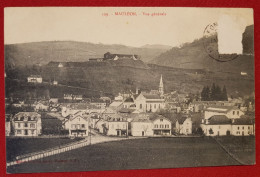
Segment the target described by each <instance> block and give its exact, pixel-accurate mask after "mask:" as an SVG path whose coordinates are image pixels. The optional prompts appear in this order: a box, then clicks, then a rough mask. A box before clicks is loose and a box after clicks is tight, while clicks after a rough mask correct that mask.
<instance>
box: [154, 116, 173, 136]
mask: <svg viewBox="0 0 260 177" xmlns="http://www.w3.org/2000/svg"><path fill="white" fill-rule="evenodd" d="M150 120H151V121H152V123H153V135H155V136H157V135H160V136H162V135H164V136H165V135H167V136H170V135H172V122H171V121H170V120H169V119H167V118H165V117H163V116H161V115H159V116H154V117H150Z"/></svg>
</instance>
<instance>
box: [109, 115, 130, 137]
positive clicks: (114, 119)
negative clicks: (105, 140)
mask: <svg viewBox="0 0 260 177" xmlns="http://www.w3.org/2000/svg"><path fill="white" fill-rule="evenodd" d="M105 126H106V129H107V132H106V135H112V136H128V122H127V119H126V118H124V117H122V116H120V115H118V114H115V115H113V116H109V117H107V118H106V123H105Z"/></svg>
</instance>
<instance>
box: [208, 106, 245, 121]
mask: <svg viewBox="0 0 260 177" xmlns="http://www.w3.org/2000/svg"><path fill="white" fill-rule="evenodd" d="M204 113H205V116H204V118H205V119H209V118H210V117H212V116H213V115H225V116H227V118H229V119H238V118H240V117H241V116H242V115H244V112H242V111H241V110H240V109H239V108H238V107H235V106H211V107H208V108H206V109H205V112H204Z"/></svg>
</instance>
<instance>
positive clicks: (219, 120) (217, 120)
mask: <svg viewBox="0 0 260 177" xmlns="http://www.w3.org/2000/svg"><path fill="white" fill-rule="evenodd" d="M208 121H209V123H208V124H209V125H220V124H222V125H223V124H224V125H226V124H231V123H232V120H231V119H229V118H227V116H225V115H214V116H211V117H210V118H209V119H208Z"/></svg>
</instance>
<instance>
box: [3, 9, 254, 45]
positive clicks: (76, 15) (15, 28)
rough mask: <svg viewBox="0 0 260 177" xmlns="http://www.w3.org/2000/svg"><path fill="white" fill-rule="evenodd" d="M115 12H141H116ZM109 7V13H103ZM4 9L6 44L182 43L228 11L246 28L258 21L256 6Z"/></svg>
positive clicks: (190, 40) (197, 34) (227, 14)
mask: <svg viewBox="0 0 260 177" xmlns="http://www.w3.org/2000/svg"><path fill="white" fill-rule="evenodd" d="M116 12H134V13H136V15H137V16H117V15H115V13H116ZM143 12H145V13H146V14H147V13H149V14H150V16H146V15H143ZM105 13H108V16H103V15H102V14H105ZM152 13H165V14H166V15H164V16H151V14H152ZM4 15H5V18H4V20H5V23H4V25H5V26H4V30H5V44H13V43H25V42H38V41H54V40H60V41H62V40H73V41H83V42H93V43H103V44H124V45H129V46H135V47H139V46H142V45H145V44H164V45H170V46H179V45H180V44H182V43H185V42H192V41H193V40H194V39H197V38H200V37H202V36H203V31H204V29H205V27H206V26H207V25H208V24H210V23H213V22H218V21H219V19H221V18H222V17H223V15H224V16H229V17H230V18H231V19H233V22H234V21H235V22H236V23H238V25H236V26H239V28H242V29H244V28H245V26H247V25H251V24H253V10H252V9H241V8H236V9H234V8H233V9H231V8H229V9H227V8H165V7H163V8H136V7H129V8H122V7H121V8H120V7H110V8H109V7H102V8H96V7H95V8H94V7H33V8H31V7H30V8H29V7H24V8H21V7H13V8H5V14H4Z"/></svg>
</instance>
